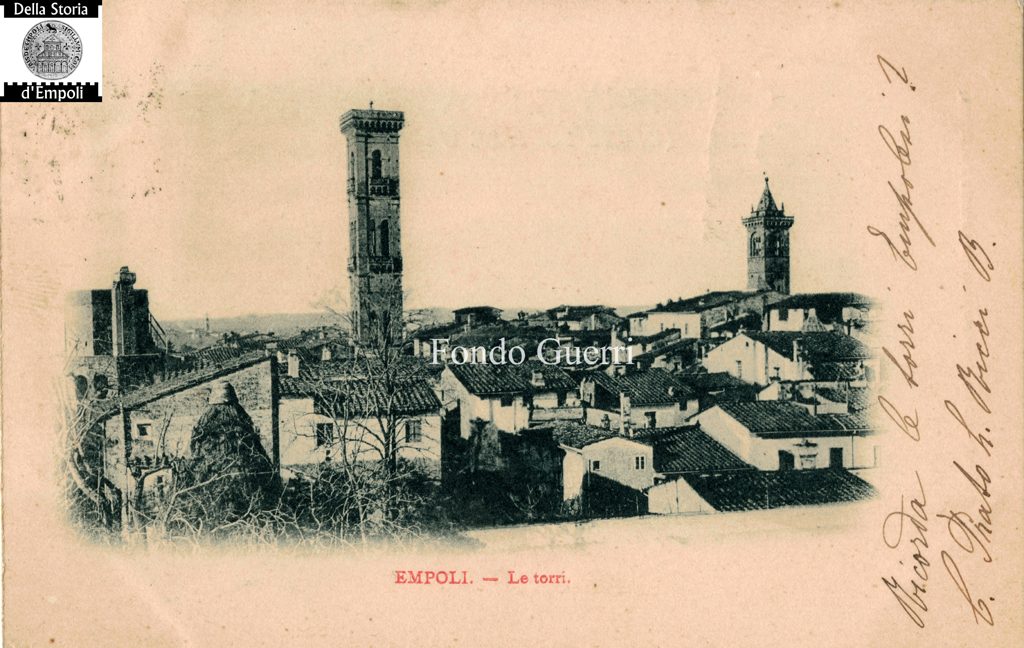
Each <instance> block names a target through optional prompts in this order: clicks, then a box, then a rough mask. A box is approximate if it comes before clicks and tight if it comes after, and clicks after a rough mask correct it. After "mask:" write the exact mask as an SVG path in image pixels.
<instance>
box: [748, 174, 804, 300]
mask: <svg viewBox="0 0 1024 648" xmlns="http://www.w3.org/2000/svg"><path fill="white" fill-rule="evenodd" d="M743 225H744V226H745V227H746V228H747V237H748V245H749V247H748V251H747V290H773V291H776V292H780V293H783V294H788V293H789V228H790V227H791V226H792V225H793V218H792V217H791V216H787V215H786V214H785V213H784V211H783V210H782V209H779V208H778V207H777V206H776V205H775V197H774V196H772V190H771V186H770V185H769V182H768V174H767V173H765V174H764V191H763V192H762V193H761V200H759V201H758V203H757V206H756V207H754V208H753V209H751V210H750V215H749V216H747V217H746V218H744V219H743Z"/></svg>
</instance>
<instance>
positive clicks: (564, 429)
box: [531, 421, 634, 449]
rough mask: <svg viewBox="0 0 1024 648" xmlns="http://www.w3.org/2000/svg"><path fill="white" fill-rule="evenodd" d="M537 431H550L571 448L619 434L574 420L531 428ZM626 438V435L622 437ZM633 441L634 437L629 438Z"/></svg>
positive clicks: (559, 441)
mask: <svg viewBox="0 0 1024 648" xmlns="http://www.w3.org/2000/svg"><path fill="white" fill-rule="evenodd" d="M531 429H532V430H535V431H536V432H544V431H550V432H551V438H553V439H554V440H555V441H557V442H558V443H560V444H562V445H564V446H568V447H570V448H577V449H580V448H584V447H586V446H588V445H591V444H594V443H597V442H598V441H605V440H607V439H613V438H615V437H618V435H617V434H615V433H614V432H611V431H609V430H605V429H603V428H599V427H594V426H592V425H586V424H583V423H577V422H574V421H557V422H555V423H552V424H551V425H545V426H541V427H536V428H531ZM620 438H625V437H620ZM627 440H628V441H632V440H634V439H627Z"/></svg>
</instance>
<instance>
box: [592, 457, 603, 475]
mask: <svg viewBox="0 0 1024 648" xmlns="http://www.w3.org/2000/svg"><path fill="white" fill-rule="evenodd" d="M590 469H591V470H592V471H594V472H598V471H599V470H601V462H600V460H598V459H594V460H593V461H591V462H590Z"/></svg>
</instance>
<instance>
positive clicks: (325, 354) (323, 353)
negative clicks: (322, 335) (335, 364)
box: [320, 344, 331, 362]
mask: <svg viewBox="0 0 1024 648" xmlns="http://www.w3.org/2000/svg"><path fill="white" fill-rule="evenodd" d="M330 359H331V345H330V344H325V345H324V346H323V348H322V349H320V361H321V362H327V361H329V360H330Z"/></svg>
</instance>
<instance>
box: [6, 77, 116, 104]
mask: <svg viewBox="0 0 1024 648" xmlns="http://www.w3.org/2000/svg"><path fill="white" fill-rule="evenodd" d="M79 89H80V90H79ZM26 90H28V92H26ZM48 90H64V91H65V95H72V96H70V97H67V98H64V99H56V98H37V97H38V96H39V93H40V92H44V93H45V92H46V91H48ZM26 95H27V96H26ZM93 101H103V98H102V97H100V86H99V84H98V83H95V82H88V83H83V82H76V83H70V82H64V83H62V82H59V81H54V82H52V83H4V96H3V97H0V102H4V103H9V102H25V103H39V102H47V103H81V102H93Z"/></svg>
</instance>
